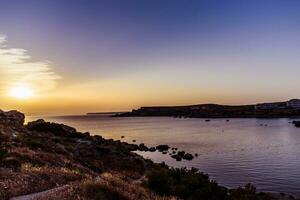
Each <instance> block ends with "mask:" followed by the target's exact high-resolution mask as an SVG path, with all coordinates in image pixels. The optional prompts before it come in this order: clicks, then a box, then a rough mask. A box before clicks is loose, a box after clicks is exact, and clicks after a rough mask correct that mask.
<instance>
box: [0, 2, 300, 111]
mask: <svg viewBox="0 0 300 200" xmlns="http://www.w3.org/2000/svg"><path fill="white" fill-rule="evenodd" d="M299 10H300V1H298V0H248V1H247V0H242V1H241V0H228V1H224V0H207V1H206V0H195V1H194V0H163V1H162V0H151V1H149V0H126V1H124V0H89V1H86V0H26V1H24V0H0V76H1V79H0V99H1V101H0V108H1V109H3V110H10V109H18V110H20V111H22V112H25V113H26V114H28V115H31V114H32V115H35V114H45V115H46V114H81V113H86V112H100V111H103V112H106V111H127V110H131V109H133V108H138V107H140V106H150V105H151V106H152V105H188V104H200V103H219V104H230V105H238V104H253V103H257V102H271V101H284V100H288V99H290V98H300V92H299V89H298V87H299V85H300V79H299V75H298V74H299V73H300V57H299V55H300V37H299V35H300V12H299Z"/></svg>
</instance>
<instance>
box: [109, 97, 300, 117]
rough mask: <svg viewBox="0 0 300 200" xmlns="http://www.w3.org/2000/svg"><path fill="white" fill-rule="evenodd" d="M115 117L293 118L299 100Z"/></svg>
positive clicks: (154, 109)
mask: <svg viewBox="0 0 300 200" xmlns="http://www.w3.org/2000/svg"><path fill="white" fill-rule="evenodd" d="M115 116H117V117H148V116H169V117H188V118H286V117H288V118H294V117H299V116H300V100H298V99H292V100H289V101H286V102H274V103H259V104H253V105H219V104H198V105H187V106H149V107H141V108H139V109H134V110H132V111H131V112H126V113H120V114H117V115H115Z"/></svg>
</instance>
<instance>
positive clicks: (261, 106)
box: [255, 103, 280, 110]
mask: <svg viewBox="0 0 300 200" xmlns="http://www.w3.org/2000/svg"><path fill="white" fill-rule="evenodd" d="M279 108H280V104H278V103H259V104H256V105H255V109H256V110H272V109H279Z"/></svg>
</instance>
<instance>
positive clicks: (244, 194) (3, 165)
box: [0, 110, 294, 200]
mask: <svg viewBox="0 0 300 200" xmlns="http://www.w3.org/2000/svg"><path fill="white" fill-rule="evenodd" d="M24 119H25V116H24V114H22V113H20V112H17V111H9V112H4V111H1V110H0V199H1V200H2V199H3V200H9V199H37V200H56V199H60V200H69V199H78V200H100V199H101V200H119V199H120V200H136V199H140V200H146V199H147V200H153V199H154V200H168V199H170V200H171V199H173V200H176V199H195V200H196V199H207V200H208V199H214V200H249V199H251V200H252V199H253V200H276V199H288V198H290V199H294V198H293V197H288V195H285V194H282V195H280V194H278V195H277V196H278V197H276V196H274V195H273V194H270V193H264V192H257V191H256V188H255V187H254V186H253V185H251V184H247V185H246V186H245V187H238V188H236V189H229V188H226V187H223V186H220V185H219V184H217V183H216V182H215V181H211V180H210V179H209V176H208V175H206V174H204V173H202V172H199V171H198V170H197V169H194V168H192V169H186V168H181V169H175V168H170V167H169V166H167V165H165V164H163V163H162V164H155V163H153V162H152V161H151V160H147V159H144V158H143V157H141V156H139V155H138V154H136V153H135V151H136V150H140V151H148V150H149V151H156V150H158V151H161V152H168V151H170V150H172V151H174V150H175V151H177V149H175V148H170V147H169V146H167V145H158V146H156V147H155V148H154V147H150V148H148V147H146V146H145V145H144V144H140V145H135V144H128V143H126V142H122V141H120V140H112V139H105V138H103V137H101V136H99V135H92V134H90V133H88V132H86V133H82V132H78V131H77V130H76V129H75V128H73V127H70V126H67V125H64V124H58V123H53V122H46V121H44V120H42V119H40V120H36V121H33V122H29V123H28V124H24V121H25V120H24ZM181 158H182V159H186V160H190V159H192V155H190V154H188V153H185V152H183V151H178V152H177V154H174V159H181ZM23 195H29V196H23ZM14 197H17V198H14Z"/></svg>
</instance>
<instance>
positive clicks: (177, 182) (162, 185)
mask: <svg viewBox="0 0 300 200" xmlns="http://www.w3.org/2000/svg"><path fill="white" fill-rule="evenodd" d="M147 184H148V187H149V188H150V189H151V190H153V191H154V192H156V193H158V194H160V195H167V196H170V195H174V196H178V197H180V198H182V199H191V200H193V199H195V200H196V199H210V200H220V199H222V200H223V199H224V200H226V199H229V197H228V195H227V189H226V188H223V187H220V186H219V185H218V184H217V183H215V182H211V181H210V180H209V177H208V176H207V175H205V174H203V173H199V172H198V171H197V170H196V169H191V170H188V169H186V168H181V169H175V168H171V169H168V168H164V167H158V168H154V169H153V170H151V172H150V173H149V174H148V183H147Z"/></svg>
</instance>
